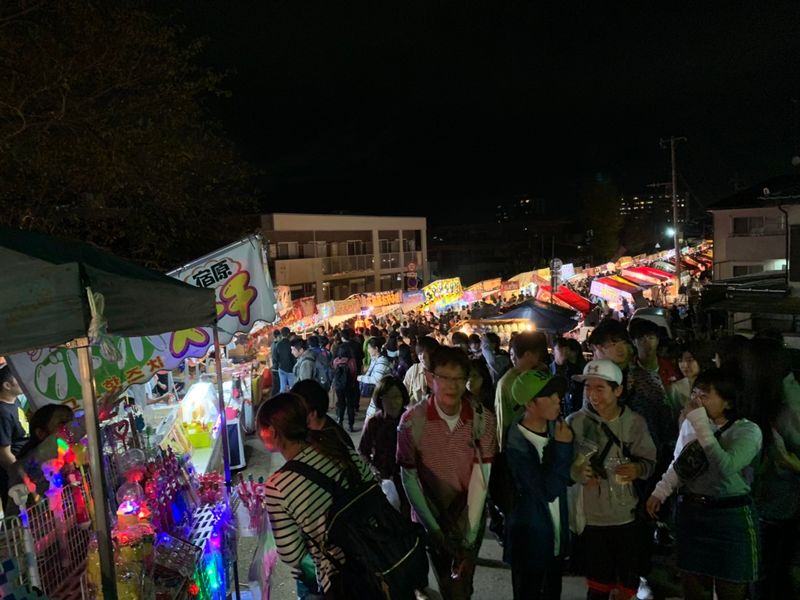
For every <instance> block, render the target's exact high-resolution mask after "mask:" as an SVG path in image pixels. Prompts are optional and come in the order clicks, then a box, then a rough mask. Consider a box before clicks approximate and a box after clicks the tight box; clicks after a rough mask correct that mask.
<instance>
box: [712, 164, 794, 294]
mask: <svg viewBox="0 0 800 600" xmlns="http://www.w3.org/2000/svg"><path fill="white" fill-rule="evenodd" d="M798 204H800V180H798V178H796V177H794V176H791V177H777V178H774V179H771V180H769V181H765V182H763V183H761V184H759V185H757V186H753V187H752V188H749V189H747V190H743V191H741V192H739V193H737V194H735V195H733V196H730V197H728V198H725V199H723V200H720V201H719V202H716V203H715V204H713V205H712V206H710V207H709V209H708V210H709V212H710V213H711V215H712V217H713V220H714V274H713V277H714V280H715V281H719V280H724V279H730V278H731V277H740V276H743V275H754V274H757V273H761V272H768V271H783V270H785V269H786V265H787V262H790V261H791V258H798V259H800V256H799V255H797V253H798V252H800V244H797V243H795V244H791V247H792V248H791V250H790V251H789V253H788V254H787V249H789V247H790V244H789V240H790V238H788V237H787V218H788V223H789V227H790V232H791V236H790V237H791V238H794V237H797V234H798V233H800V228H799V227H798V224H800V206H798ZM797 241H798V242H800V239H798V240H797ZM787 259H789V260H788V261H787ZM793 267H794V269H799V268H800V260H795V261H794V264H793Z"/></svg>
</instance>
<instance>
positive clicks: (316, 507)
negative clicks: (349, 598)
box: [267, 446, 373, 591]
mask: <svg viewBox="0 0 800 600" xmlns="http://www.w3.org/2000/svg"><path fill="white" fill-rule="evenodd" d="M350 456H351V457H352V458H353V461H355V463H356V465H357V466H358V469H359V471H360V473H361V479H362V480H363V481H371V480H373V476H372V473H371V472H370V469H369V467H368V466H367V465H366V464H365V463H364V461H363V460H362V459H361V457H359V455H358V454H357V453H356V452H355V451H354V450H350ZM294 460H296V461H299V462H303V463H305V464H307V465H308V466H310V467H313V468H314V469H317V470H318V471H320V472H321V473H322V474H323V475H326V476H329V477H333V478H334V479H337V480H338V477H339V476H340V475H341V474H342V472H343V469H342V468H341V467H340V466H339V465H338V464H337V463H335V462H334V461H333V460H331V459H330V458H328V457H327V456H325V455H323V454H320V453H319V452H317V451H316V450H314V448H313V447H311V446H307V447H306V448H305V449H304V450H302V451H301V452H300V453H299V454H298V455H297V456H295V457H294ZM342 485H343V486H344V487H347V482H346V481H344V480H343V481H342ZM332 503H333V499H332V498H331V495H330V494H329V493H328V492H326V491H325V490H323V489H322V488H320V487H319V486H317V485H316V484H314V483H312V482H311V481H309V480H308V479H306V478H305V477H303V476H302V475H300V474H299V473H295V472H293V471H283V470H280V469H279V470H278V471H276V472H275V473H273V474H272V476H271V477H270V478H269V479H268V480H267V512H268V513H269V519H270V523H271V525H272V533H273V534H274V536H275V544H276V546H277V549H278V554H279V555H280V557H281V560H282V561H283V562H285V563H286V564H287V565H289V566H290V567H294V568H297V567H299V565H300V561H301V560H302V558H303V556H304V555H305V554H306V553H309V554H311V557H312V558H313V559H314V564H315V565H316V567H317V581H318V583H319V584H320V586H321V587H322V589H324V590H326V591H327V590H328V589H329V588H330V585H331V576H332V575H333V574H335V573H336V568H335V567H334V565H333V564H332V563H331V562H330V560H328V558H326V557H325V556H324V555H323V554H322V552H321V551H320V549H319V546H321V545H323V543H324V538H325V532H326V529H327V520H328V510H329V509H330V507H331V504H332ZM309 538H311V539H313V540H314V541H315V544H312V543H311V542H310V541H309ZM328 551H329V552H330V554H331V555H332V556H333V557H334V558H335V559H336V560H338V561H340V562H344V554H343V553H342V550H341V549H339V548H336V547H335V546H334V547H328Z"/></svg>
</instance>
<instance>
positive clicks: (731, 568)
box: [677, 496, 760, 583]
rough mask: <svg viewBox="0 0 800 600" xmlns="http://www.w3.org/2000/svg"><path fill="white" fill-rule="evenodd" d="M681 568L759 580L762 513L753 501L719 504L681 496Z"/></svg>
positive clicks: (735, 579) (741, 580) (742, 580)
mask: <svg viewBox="0 0 800 600" xmlns="http://www.w3.org/2000/svg"><path fill="white" fill-rule="evenodd" d="M677 538H678V539H677V549H678V568H679V569H681V570H682V571H687V572H689V573H696V574H699V575H707V576H709V577H715V578H717V579H724V580H726V581H732V582H738V583H745V582H746V583H750V582H753V581H756V580H757V579H758V563H759V554H760V547H759V531H758V516H757V515H756V511H755V507H754V505H753V502H752V500H750V501H748V502H746V503H745V504H743V505H742V506H732V507H727V506H724V505H723V506H719V505H715V504H714V503H713V502H711V503H707V504H706V503H703V502H698V501H696V500H693V499H691V498H690V497H687V496H680V497H679V499H678V514H677Z"/></svg>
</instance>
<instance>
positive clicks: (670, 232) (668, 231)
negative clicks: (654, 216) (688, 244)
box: [664, 227, 675, 237]
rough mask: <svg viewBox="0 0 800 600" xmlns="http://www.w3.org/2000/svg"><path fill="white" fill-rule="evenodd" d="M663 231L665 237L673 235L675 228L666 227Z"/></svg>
mask: <svg viewBox="0 0 800 600" xmlns="http://www.w3.org/2000/svg"><path fill="white" fill-rule="evenodd" d="M664 233H665V234H667V237H674V236H675V228H674V227H667V229H666V231H664Z"/></svg>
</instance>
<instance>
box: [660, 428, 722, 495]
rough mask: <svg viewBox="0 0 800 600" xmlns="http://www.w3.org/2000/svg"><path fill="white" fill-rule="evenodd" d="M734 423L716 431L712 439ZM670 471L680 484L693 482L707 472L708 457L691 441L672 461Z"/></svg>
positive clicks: (698, 443)
mask: <svg viewBox="0 0 800 600" xmlns="http://www.w3.org/2000/svg"><path fill="white" fill-rule="evenodd" d="M734 423H735V421H728V422H727V423H725V425H724V426H723V427H721V428H720V429H718V430H717V432H716V433H715V434H714V437H715V438H717V439H719V437H720V436H721V435H722V434H723V433H724V432H725V430H726V429H728V428H729V427H730V426H731V425H733V424H734ZM672 470H673V471H675V473H676V474H677V475H678V477H679V478H680V480H681V481H682V482H684V483H685V482H687V481H693V480H695V479H697V478H698V477H700V476H701V475H702V474H703V473H705V472H706V471H708V457H707V456H706V453H705V450H703V447H702V446H701V445H700V442H698V441H697V440H692V441H691V442H690V443H688V444H686V445H685V446H684V447H683V450H681V453H680V454H679V455H678V458H676V459H675V460H674V461H672Z"/></svg>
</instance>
